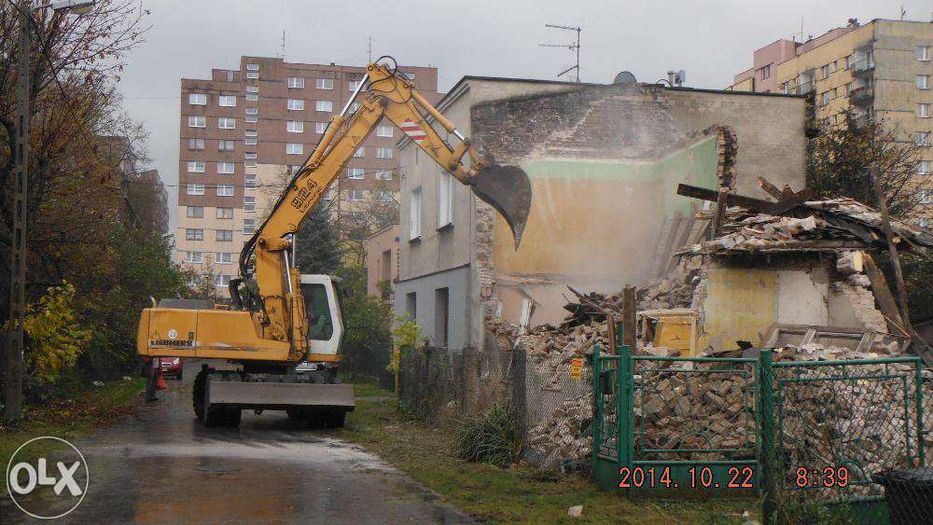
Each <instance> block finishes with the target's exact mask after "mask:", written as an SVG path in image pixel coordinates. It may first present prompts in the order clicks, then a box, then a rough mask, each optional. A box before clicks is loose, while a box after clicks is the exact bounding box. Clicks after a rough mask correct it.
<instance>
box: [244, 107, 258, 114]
mask: <svg viewBox="0 0 933 525" xmlns="http://www.w3.org/2000/svg"><path fill="white" fill-rule="evenodd" d="M246 114H247V115H258V114H259V108H246Z"/></svg>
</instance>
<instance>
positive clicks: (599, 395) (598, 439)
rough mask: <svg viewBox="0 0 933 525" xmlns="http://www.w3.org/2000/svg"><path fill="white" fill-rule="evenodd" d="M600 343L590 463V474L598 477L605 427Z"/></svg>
mask: <svg viewBox="0 0 933 525" xmlns="http://www.w3.org/2000/svg"><path fill="white" fill-rule="evenodd" d="M601 350H602V349H601V348H600V346H599V343H597V344H595V345H593V447H592V448H593V450H592V456H593V459H592V460H591V463H590V475H591V476H593V477H594V478H595V477H596V465H597V463H598V461H599V449H600V445H601V444H602V439H603V436H602V429H603V389H602V384H601V383H602V381H601V379H602V378H601V377H600V376H601V375H602V371H601V370H600V362H599V361H600V360H599V354H600V353H601Z"/></svg>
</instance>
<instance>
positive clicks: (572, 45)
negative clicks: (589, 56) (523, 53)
mask: <svg viewBox="0 0 933 525" xmlns="http://www.w3.org/2000/svg"><path fill="white" fill-rule="evenodd" d="M544 27H550V28H551V29H561V30H563V31H576V32H577V39H576V41H574V42H571V43H570V44H538V45H539V46H541V47H564V48H567V49H569V50H571V51H575V52H576V54H577V62H576V64H574V65H572V66H570V67H568V68H567V69H565V70H563V71H561V72H560V73H558V74H557V77H558V78H560V77H562V76H564V75H566V74H567V73H570V72H571V71H576V73H577V75H576V80H575V82H577V83H578V84H579V83H580V31H582V30H583V28H581V27H580V26H576V27H574V26H562V25H557V24H544Z"/></svg>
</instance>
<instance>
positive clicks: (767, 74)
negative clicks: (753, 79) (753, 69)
mask: <svg viewBox="0 0 933 525" xmlns="http://www.w3.org/2000/svg"><path fill="white" fill-rule="evenodd" d="M761 78H762V79H765V78H771V64H768V65H767V66H765V67H763V68H761Z"/></svg>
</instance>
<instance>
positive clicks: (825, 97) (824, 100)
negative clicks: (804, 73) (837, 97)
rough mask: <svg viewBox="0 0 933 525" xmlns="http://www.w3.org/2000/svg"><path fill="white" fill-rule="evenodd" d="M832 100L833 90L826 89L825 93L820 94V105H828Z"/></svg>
mask: <svg viewBox="0 0 933 525" xmlns="http://www.w3.org/2000/svg"><path fill="white" fill-rule="evenodd" d="M830 100H832V92H830V91H824V92H823V94H822V95H820V105H821V106H826V105H828V104H829V101H830Z"/></svg>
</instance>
